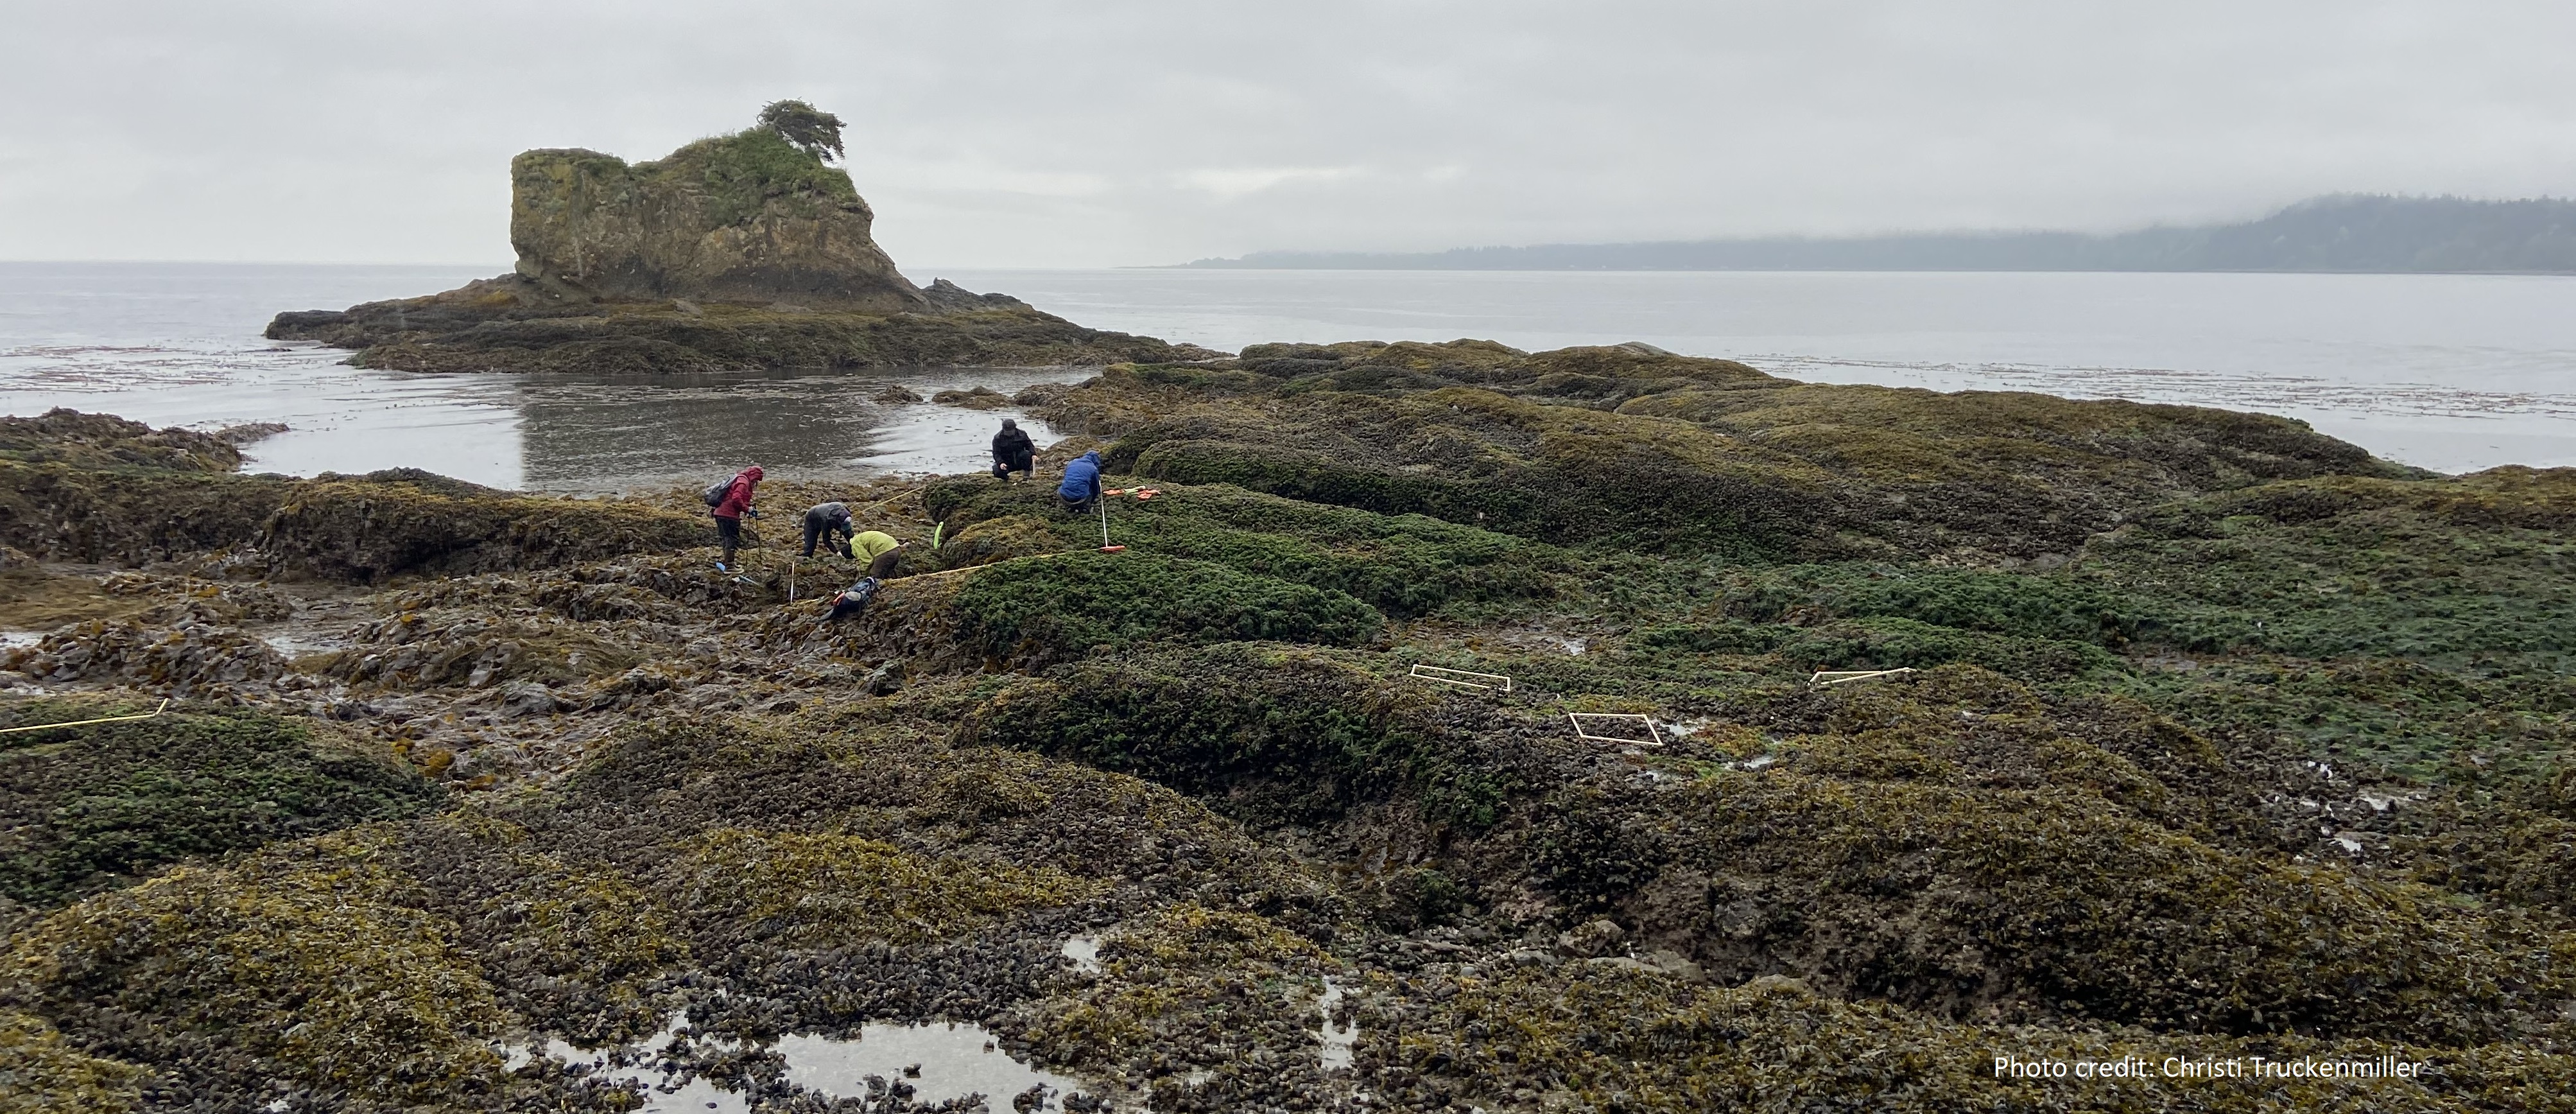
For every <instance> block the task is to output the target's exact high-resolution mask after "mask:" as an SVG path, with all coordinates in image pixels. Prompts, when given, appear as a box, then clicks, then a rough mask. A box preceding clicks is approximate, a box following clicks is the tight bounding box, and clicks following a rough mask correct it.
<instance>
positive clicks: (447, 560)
mask: <svg viewBox="0 0 2576 1114" xmlns="http://www.w3.org/2000/svg"><path fill="white" fill-rule="evenodd" d="M93 419H96V420H93ZM13 420H15V419H13ZM48 423H49V424H48ZM102 423H103V424H102ZM93 426H95V427H97V428H96V429H92V427H93ZM98 430H106V431H108V432H112V433H115V434H116V435H117V436H119V437H121V438H123V439H124V441H123V442H118V444H125V443H138V444H139V443H142V442H141V441H140V440H139V439H142V438H145V437H146V436H147V432H148V431H145V430H144V427H142V426H140V425H137V424H134V423H126V422H121V421H119V420H118V419H114V418H104V419H98V418H97V416H94V415H77V414H72V413H71V412H69V411H57V412H56V413H55V415H53V416H52V417H50V418H49V419H46V420H45V421H44V422H40V423H38V424H36V425H32V426H29V427H27V429H26V430H24V431H22V432H21V433H20V434H18V436H19V438H20V440H21V441H22V442H25V443H27V444H30V445H35V446H38V448H30V449H27V450H25V454H24V455H26V456H27V457H29V458H31V459H34V458H41V459H35V460H34V462H30V463H21V462H18V461H14V460H0V539H5V540H6V542H7V544H9V545H12V546H15V547H17V548H19V549H22V550H25V551H27V552H29V553H32V554H36V555H38V556H43V557H50V558H53V559H57V560H74V561H88V562H102V563H113V564H125V565H141V564H145V563H149V562H154V561H171V560H179V559H186V558H208V557H213V556H215V555H226V556H228V557H240V558H241V559H240V560H238V561H235V562H233V563H234V564H247V565H249V566H251V567H253V568H256V569H258V570H259V571H263V572H267V573H271V574H280V575H290V576H303V577H312V578H320V579H329V580H351V581H358V582H372V581H376V580H381V579H383V578H385V577H389V576H395V575H399V574H403V573H411V572H424V571H439V572H447V573H470V572H483V571H489V570H494V569H520V568H536V567H543V566H547V565H555V564H567V563H571V562H575V561H581V560H588V559H594V558H597V557H602V556H608V555H612V554H622V553H630V552H634V551H637V550H655V549H662V550H667V549H673V548H680V547H684V546H688V545H692V544H695V543H698V542H700V541H703V540H704V537H703V535H704V533H705V529H706V527H705V522H704V520H703V519H699V518H695V517H692V516H689V515H684V514H680V513H677V512H673V511H668V510H662V509H658V508H654V507H650V506H647V505H644V504H641V503H634V502H624V501H606V500H581V499H560V498H547V497H537V496H524V495H513V494H509V493H506V492H499V491H494V490H491V489H489V488H480V487H476V486H474V485H471V484H462V483H458V482H457V481H454V480H450V479H447V478H445V477H440V476H432V475H430V474H429V473H425V472H421V471H419V470H417V469H395V470H391V471H386V472H376V473H369V474H367V475H363V476H349V477H343V476H333V475H328V474H326V475H324V476H319V477H316V478H313V479H309V480H294V479H287V478H285V477H280V476H266V475H263V476H241V475H233V474H229V473H228V471H227V469H228V468H229V467H230V464H229V463H226V464H225V467H223V468H208V467H199V466H198V465H197V464H194V463H190V462H191V461H193V460H195V459H196V458H194V457H186V458H184V459H180V460H178V461H177V462H176V463H174V462H173V459H172V458H170V457H169V456H168V454H166V453H161V454H156V453H154V452H150V451H145V450H144V449H135V450H132V451H130V452H129V451H128V450H126V449H123V448H115V449H113V450H112V452H111V454H110V455H111V456H112V458H113V459H110V460H106V461H95V460H92V461H81V462H75V461H74V459H73V457H74V456H76V455H77V452H76V450H77V451H81V452H85V451H88V450H87V449H83V448H82V446H84V445H90V444H93V443H94V442H95V441H96V439H97V438H98V437H100V436H104V434H101V433H99V432H98ZM83 431H88V432H83ZM179 435H186V436H199V435H193V434H187V431H185V430H175V429H174V430H162V431H160V432H159V433H157V434H148V436H149V437H157V438H166V437H173V436H179ZM84 439H87V440H84ZM39 448H41V449H42V451H38V449H39ZM147 448H148V446H147ZM67 454H68V455H67ZM128 457H133V458H135V459H130V460H129V459H128ZM233 459H234V460H237V459H238V458H233Z"/></svg>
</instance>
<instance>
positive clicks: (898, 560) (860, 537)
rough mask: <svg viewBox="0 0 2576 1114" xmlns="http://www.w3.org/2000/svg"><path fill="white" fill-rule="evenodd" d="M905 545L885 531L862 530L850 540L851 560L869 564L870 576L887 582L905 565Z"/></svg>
mask: <svg viewBox="0 0 2576 1114" xmlns="http://www.w3.org/2000/svg"><path fill="white" fill-rule="evenodd" d="M904 545H905V543H903V542H899V541H896V540H895V539H894V535H892V534H889V533H886V532H885V531H883V530H861V531H859V532H858V533H857V534H856V535H854V536H852V537H851V538H850V558H851V559H852V560H856V561H865V562H867V563H868V575H869V576H871V577H874V578H876V579H878V580H885V579H888V578H890V577H892V576H893V575H894V570H895V568H896V567H897V566H899V565H901V564H902V563H903V547H904Z"/></svg>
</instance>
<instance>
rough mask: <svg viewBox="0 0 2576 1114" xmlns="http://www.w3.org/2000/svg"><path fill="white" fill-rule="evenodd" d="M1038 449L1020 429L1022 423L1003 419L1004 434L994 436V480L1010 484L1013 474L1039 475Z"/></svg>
mask: <svg viewBox="0 0 2576 1114" xmlns="http://www.w3.org/2000/svg"><path fill="white" fill-rule="evenodd" d="M1037 463H1038V447H1037V444H1036V443H1035V442H1032V441H1030V440H1029V435H1028V434H1027V433H1026V432H1024V431H1022V430H1021V429H1020V423H1018V422H1015V421H1012V420H1011V419H1009V418H1004V419H1002V432H1000V433H996V434H994V435H993V478H994V479H997V480H1001V481H1004V482H1006V483H1007V482H1009V480H1010V478H1011V473H1013V472H1026V473H1028V474H1030V475H1033V476H1034V475H1036V474H1037Z"/></svg>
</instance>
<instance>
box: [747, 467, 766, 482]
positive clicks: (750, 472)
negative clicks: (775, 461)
mask: <svg viewBox="0 0 2576 1114" xmlns="http://www.w3.org/2000/svg"><path fill="white" fill-rule="evenodd" d="M742 474H743V475H744V476H747V477H749V478H750V480H751V482H753V483H759V482H760V477H761V476H762V475H763V474H764V473H762V472H761V470H760V466H759V465H757V464H754V465H752V466H751V467H749V468H745V469H743V470H742Z"/></svg>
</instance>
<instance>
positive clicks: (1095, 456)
mask: <svg viewBox="0 0 2576 1114" xmlns="http://www.w3.org/2000/svg"><path fill="white" fill-rule="evenodd" d="M1074 459H1075V460H1088V461H1090V462H1091V463H1092V464H1093V465H1095V466H1096V465H1098V464H1099V463H1100V450H1098V449H1093V450H1091V451H1090V452H1087V453H1084V454H1082V455H1081V456H1078V457H1075V458H1074Z"/></svg>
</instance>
